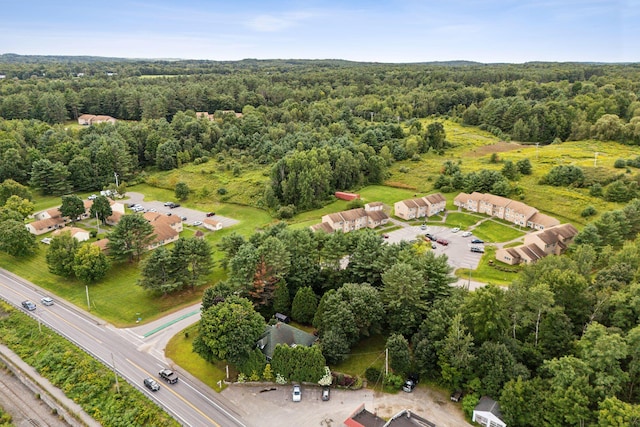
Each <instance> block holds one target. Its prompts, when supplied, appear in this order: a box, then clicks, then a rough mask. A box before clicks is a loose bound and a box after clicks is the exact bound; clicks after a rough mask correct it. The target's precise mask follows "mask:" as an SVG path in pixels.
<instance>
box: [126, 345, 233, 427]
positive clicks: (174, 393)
mask: <svg viewBox="0 0 640 427" xmlns="http://www.w3.org/2000/svg"><path fill="white" fill-rule="evenodd" d="M125 360H126V361H127V362H129V363H131V364H132V365H133V366H135V367H136V368H138V369H139V370H141V371H142V372H144V373H145V374H147V376H149V377H152V378H153V377H154V375H153V374H152V373H151V372H149V371H147V370H146V369H143V368H142V367H141V366H138V365H137V364H136V363H134V362H132V361H131V360H129V359H128V358H125ZM165 388H166V389H167V390H169V391H170V392H171V393H172V394H173V395H174V396H176V397H177V398H178V399H180V400H182V401H183V402H184V403H186V404H187V405H189V406H190V407H191V408H192V409H193V410H194V411H196V412H197V413H199V414H200V415H202V416H203V417H205V418H206V419H207V420H209V421H211V422H212V423H213V424H214V425H215V426H216V427H221V426H220V424H218V423H217V422H215V421H214V420H212V419H211V417H209V416H208V415H207V414H205V413H204V412H202V411H201V410H200V409H198V407H196V406H195V405H194V404H193V403H191V402H189V401H188V400H187V399H185V398H184V397H182V396H181V395H179V394H178V393H176V392H175V391H173V390H172V389H171V387H165Z"/></svg>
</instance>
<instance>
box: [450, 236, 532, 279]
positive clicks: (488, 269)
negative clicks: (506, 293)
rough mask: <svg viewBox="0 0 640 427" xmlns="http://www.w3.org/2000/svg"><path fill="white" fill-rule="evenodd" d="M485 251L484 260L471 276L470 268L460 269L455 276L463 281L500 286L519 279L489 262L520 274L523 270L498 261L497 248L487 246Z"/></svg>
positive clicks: (472, 271)
mask: <svg viewBox="0 0 640 427" xmlns="http://www.w3.org/2000/svg"><path fill="white" fill-rule="evenodd" d="M484 251H485V252H484V255H482V258H481V259H480V264H479V265H478V268H476V269H475V270H471V275H469V269H468V268H458V269H457V270H456V271H455V272H454V274H455V275H456V276H457V277H459V278H460V279H463V280H468V279H469V278H471V280H472V281H476V282H484V283H493V284H495V285H500V286H508V285H510V284H511V283H512V282H513V281H514V280H515V279H516V278H517V277H518V273H517V272H514V273H512V272H506V271H500V270H498V269H497V268H495V267H494V266H492V265H491V264H490V263H489V262H492V263H493V265H498V266H503V267H504V268H510V269H513V270H516V271H518V272H519V271H520V270H521V268H520V267H517V266H511V265H506V264H504V263H502V262H499V261H496V248H495V246H490V245H485V248H484Z"/></svg>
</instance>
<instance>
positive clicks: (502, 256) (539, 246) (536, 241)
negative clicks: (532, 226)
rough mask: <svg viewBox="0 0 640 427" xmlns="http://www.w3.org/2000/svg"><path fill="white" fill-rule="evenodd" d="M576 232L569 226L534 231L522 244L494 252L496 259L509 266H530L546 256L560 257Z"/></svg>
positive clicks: (556, 226) (562, 225)
mask: <svg viewBox="0 0 640 427" xmlns="http://www.w3.org/2000/svg"><path fill="white" fill-rule="evenodd" d="M577 234H578V230H577V229H576V228H575V227H574V226H573V225H571V224H560V225H555V226H553V227H550V228H545V229H542V230H538V231H535V232H533V233H530V234H527V235H526V236H525V237H524V244H522V245H520V246H516V247H513V248H501V249H498V250H497V251H496V259H497V260H498V261H501V262H504V263H506V264H509V265H517V264H530V263H533V262H536V261H538V260H539V259H541V258H544V257H546V256H548V255H560V254H561V253H563V252H564V251H565V250H566V249H567V246H568V245H569V244H570V243H571V242H573V239H574V238H575V237H576V235H577Z"/></svg>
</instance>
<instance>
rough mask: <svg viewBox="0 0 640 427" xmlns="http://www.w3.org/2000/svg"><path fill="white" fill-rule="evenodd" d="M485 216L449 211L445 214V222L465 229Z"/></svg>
mask: <svg viewBox="0 0 640 427" xmlns="http://www.w3.org/2000/svg"><path fill="white" fill-rule="evenodd" d="M484 218H486V216H482V215H474V214H468V213H464V212H450V213H448V214H447V222H446V224H447V225H448V226H450V227H459V228H460V229H461V230H465V229H467V228H468V227H470V226H472V225H475V224H477V223H478V221H481V220H483V219H484Z"/></svg>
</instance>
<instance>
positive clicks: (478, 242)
mask: <svg viewBox="0 0 640 427" xmlns="http://www.w3.org/2000/svg"><path fill="white" fill-rule="evenodd" d="M471 243H474V244H479V245H480V244H483V243H484V240H480V239H473V240H472V241H471Z"/></svg>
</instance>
